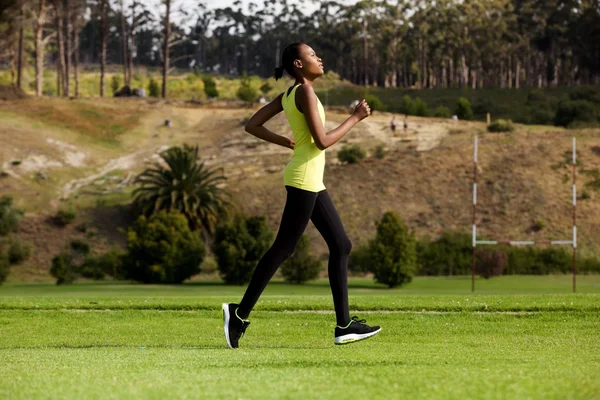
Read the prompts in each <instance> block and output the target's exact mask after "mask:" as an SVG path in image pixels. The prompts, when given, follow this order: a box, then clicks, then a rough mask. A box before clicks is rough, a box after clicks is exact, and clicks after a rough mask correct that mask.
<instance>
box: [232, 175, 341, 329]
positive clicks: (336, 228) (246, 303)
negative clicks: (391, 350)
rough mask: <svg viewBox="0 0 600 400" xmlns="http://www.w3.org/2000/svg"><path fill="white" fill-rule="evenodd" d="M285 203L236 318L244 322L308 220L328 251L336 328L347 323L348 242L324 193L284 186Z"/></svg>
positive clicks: (296, 242)
mask: <svg viewBox="0 0 600 400" xmlns="http://www.w3.org/2000/svg"><path fill="white" fill-rule="evenodd" d="M285 188H286V190H287V200H286V202H285V208H284V209H283V217H282V218H281V224H280V226H279V232H278V233H277V237H276V238H275V242H274V243H273V245H272V246H271V248H270V249H269V250H268V251H267V252H266V253H265V255H264V256H263V257H262V258H261V260H260V261H259V262H258V265H257V266H256V270H255V271H254V274H253V275H252V279H251V280H250V284H249V285H248V288H247V289H246V293H245V294H244V298H243V299H242V301H241V303H240V307H239V309H238V315H239V317H240V318H244V319H245V318H248V315H249V314H250V311H252V308H254V305H255V304H256V302H257V301H258V298H259V297H260V295H261V293H262V292H263V290H265V287H267V284H268V283H269V281H270V280H271V278H272V277H273V275H274V274H275V271H277V268H279V266H280V265H281V263H283V262H284V261H285V260H286V259H287V258H288V257H289V256H290V255H292V253H293V252H294V249H295V248H296V245H297V244H298V241H299V240H300V237H301V236H302V234H303V233H304V230H305V229H306V226H307V225H308V220H309V219H310V220H311V221H312V222H313V224H314V225H315V227H316V228H317V230H318V231H319V233H321V235H322V236H323V239H325V242H327V246H328V247H329V267H328V270H327V271H328V273H329V284H330V286H331V293H332V295H333V305H334V307H335V315H336V319H337V324H338V325H339V326H346V325H348V323H349V322H350V312H349V311H348V276H347V268H348V257H349V255H350V250H351V249H352V242H350V239H348V235H346V231H345V230H344V226H343V225H342V221H341V220H340V217H339V215H338V213H337V211H336V209H335V207H334V205H333V203H332V201H331V198H330V197H329V194H328V193H327V190H323V191H320V192H318V193H315V192H309V191H307V190H302V189H298V188H295V187H292V186H286V187H285Z"/></svg>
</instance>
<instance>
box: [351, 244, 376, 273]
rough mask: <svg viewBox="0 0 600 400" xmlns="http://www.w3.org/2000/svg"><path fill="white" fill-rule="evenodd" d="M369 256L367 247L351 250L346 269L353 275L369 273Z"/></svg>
mask: <svg viewBox="0 0 600 400" xmlns="http://www.w3.org/2000/svg"><path fill="white" fill-rule="evenodd" d="M370 266H371V255H370V254H369V246H359V247H357V248H353V249H352V252H351V253H350V258H349V259H348V269H349V270H350V271H352V272H354V273H363V274H364V273H367V272H369V271H370Z"/></svg>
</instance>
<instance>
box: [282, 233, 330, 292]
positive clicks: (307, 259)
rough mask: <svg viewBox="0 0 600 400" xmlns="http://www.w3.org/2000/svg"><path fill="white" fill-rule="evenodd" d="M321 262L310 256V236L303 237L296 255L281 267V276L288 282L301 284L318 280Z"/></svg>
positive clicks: (297, 247)
mask: <svg viewBox="0 0 600 400" xmlns="http://www.w3.org/2000/svg"><path fill="white" fill-rule="evenodd" d="M320 271H321V261H319V260H318V259H317V258H315V257H313V256H312V255H311V254H310V242H309V240H308V236H306V235H302V236H301V237H300V241H299V242H298V245H297V246H296V250H295V251H294V253H293V254H292V255H291V256H290V257H289V258H288V259H287V260H286V261H285V262H284V263H283V264H282V265H281V274H282V275H283V279H285V281H286V282H290V283H297V284H301V283H304V282H306V281H310V280H313V279H317V278H318V277H319V272H320Z"/></svg>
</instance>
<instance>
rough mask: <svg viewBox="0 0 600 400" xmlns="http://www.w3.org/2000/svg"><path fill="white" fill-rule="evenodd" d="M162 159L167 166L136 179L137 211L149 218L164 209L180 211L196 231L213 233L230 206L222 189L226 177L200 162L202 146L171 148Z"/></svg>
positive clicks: (157, 168)
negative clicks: (199, 148) (199, 151)
mask: <svg viewBox="0 0 600 400" xmlns="http://www.w3.org/2000/svg"><path fill="white" fill-rule="evenodd" d="M160 157H161V158H162V161H163V163H164V164H166V167H165V166H163V165H161V164H156V165H155V166H154V168H149V169H147V170H145V171H144V172H142V173H141V174H140V175H139V176H138V177H137V178H136V180H135V182H136V183H138V184H140V187H138V188H137V189H135V190H134V192H133V196H134V201H133V203H134V206H135V208H136V209H138V210H139V211H140V212H141V213H142V214H143V215H146V216H151V215H153V214H155V213H157V212H159V211H162V210H167V211H179V212H180V213H182V214H183V215H185V217H186V218H187V220H188V222H189V224H190V226H191V227H192V229H199V228H202V229H204V230H205V231H206V232H208V233H210V232H212V230H213V228H214V225H215V223H216V221H217V219H218V218H219V217H220V216H222V215H223V214H225V213H226V207H227V206H228V205H229V202H228V200H227V199H226V198H225V197H226V192H225V191H224V190H223V189H221V184H222V183H223V182H224V181H225V177H224V176H222V175H220V174H219V171H218V170H214V169H210V168H207V167H205V165H204V162H200V158H199V156H198V146H193V147H191V146H188V145H184V146H183V147H171V148H170V149H167V150H165V151H164V152H162V153H161V154H160Z"/></svg>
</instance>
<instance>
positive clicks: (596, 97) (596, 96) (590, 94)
mask: <svg viewBox="0 0 600 400" xmlns="http://www.w3.org/2000/svg"><path fill="white" fill-rule="evenodd" d="M569 98H570V99H571V100H585V101H589V102H592V103H597V104H600V88H597V87H589V86H582V87H578V88H576V89H575V90H574V91H572V92H571V93H569Z"/></svg>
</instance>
